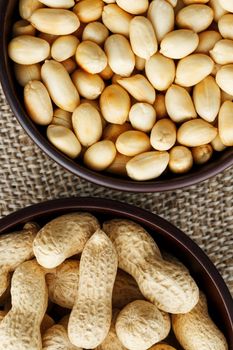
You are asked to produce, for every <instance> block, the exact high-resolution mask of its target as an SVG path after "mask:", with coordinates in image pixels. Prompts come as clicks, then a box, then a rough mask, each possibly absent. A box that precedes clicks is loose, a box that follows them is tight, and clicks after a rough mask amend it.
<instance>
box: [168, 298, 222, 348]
mask: <svg viewBox="0 0 233 350" xmlns="http://www.w3.org/2000/svg"><path fill="white" fill-rule="evenodd" d="M172 327H173V330H174V333H175V336H176V338H177V339H178V341H179V343H180V344H181V345H182V347H183V348H184V349H185V350H227V349H228V346H227V341H226V339H225V337H224V335H223V333H222V332H221V331H220V330H219V329H218V328H217V326H216V325H215V324H214V322H213V321H212V320H211V318H210V316H209V314H208V307H207V301H206V297H205V295H204V294H203V293H200V299H199V302H198V304H197V305H196V306H195V307H194V308H193V310H191V311H190V312H189V313H187V314H181V315H172Z"/></svg>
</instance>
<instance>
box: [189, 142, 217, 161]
mask: <svg viewBox="0 0 233 350" xmlns="http://www.w3.org/2000/svg"><path fill="white" fill-rule="evenodd" d="M192 155H193V160H194V163H196V164H198V165H200V164H205V163H207V162H208V161H209V160H210V158H211V157H212V155H213V147H212V146H211V145H202V146H198V147H193V148H192Z"/></svg>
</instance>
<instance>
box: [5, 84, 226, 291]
mask: <svg viewBox="0 0 233 350" xmlns="http://www.w3.org/2000/svg"><path fill="white" fill-rule="evenodd" d="M0 190H1V191H0V217H2V216H5V215H7V214H9V213H11V212H13V211H15V210H18V209H20V208H22V207H25V206H28V205H30V204H34V203H38V202H41V201H44V200H48V199H54V198H60V197H67V196H75V195H76V196H95V197H107V198H112V199H117V200H121V201H124V202H127V203H131V204H135V205H137V206H139V207H142V208H144V209H147V210H150V211H151V212H154V213H157V214H159V215H161V216H162V217H164V218H165V219H167V220H169V221H170V222H172V223H173V224H175V225H176V226H178V227H179V228H180V229H182V230H183V231H184V232H186V233H187V234H188V235H189V236H190V237H192V238H193V239H194V240H195V241H196V242H197V243H198V244H199V245H200V246H201V248H203V249H204V250H205V252H206V253H207V254H208V256H209V257H210V258H211V259H212V261H213V262H214V263H215V265H216V266H217V268H218V269H219V271H220V272H221V274H222V276H223V277H224V279H225V281H226V282H227V284H228V286H229V288H230V290H231V292H232V293H233V168H232V169H230V170H227V171H225V172H224V173H223V174H220V175H218V176H216V177H215V178H213V179H211V180H209V181H205V182H204V183H201V184H199V185H197V186H193V187H191V188H188V189H185V190H178V191H172V192H167V193H159V194H156V193H155V194H133V193H122V192H120V191H114V190H110V189H106V188H103V187H99V186H96V185H93V184H91V183H88V182H86V181H84V180H81V179H79V178H77V177H75V176H73V175H72V174H70V173H68V172H67V171H65V170H64V169H62V168H61V167H60V166H59V165H57V164H55V163H54V162H53V161H51V160H50V159H49V158H48V157H47V156H46V155H45V154H43V153H42V152H41V151H40V150H39V149H38V147H36V146H35V145H34V144H33V142H32V141H31V140H30V139H29V137H28V136H27V135H26V134H25V132H24V131H23V130H22V128H21V126H20V125H19V124H18V123H17V121H16V119H15V118H14V117H13V115H12V112H11V110H10V108H9V106H8V104H7V102H6V99H5V97H4V95H3V92H2V90H1V88H0Z"/></svg>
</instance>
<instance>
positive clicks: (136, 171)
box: [126, 151, 169, 181]
mask: <svg viewBox="0 0 233 350" xmlns="http://www.w3.org/2000/svg"><path fill="white" fill-rule="evenodd" d="M168 162H169V154H168V153H167V152H158V151H151V152H145V153H141V154H138V155H137V156H135V157H134V158H132V159H131V160H130V161H129V162H128V163H127V164H126V170H127V174H128V176H129V177H130V178H131V179H133V180H137V181H146V180H152V179H155V178H157V177H159V176H160V175H161V174H162V173H163V172H164V171H165V170H166V168H167V165H168Z"/></svg>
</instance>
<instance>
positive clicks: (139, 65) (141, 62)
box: [135, 56, 146, 70]
mask: <svg viewBox="0 0 233 350" xmlns="http://www.w3.org/2000/svg"><path fill="white" fill-rule="evenodd" d="M145 65H146V60H145V59H144V58H141V57H138V56H135V68H136V69H137V70H144V69H145Z"/></svg>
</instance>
